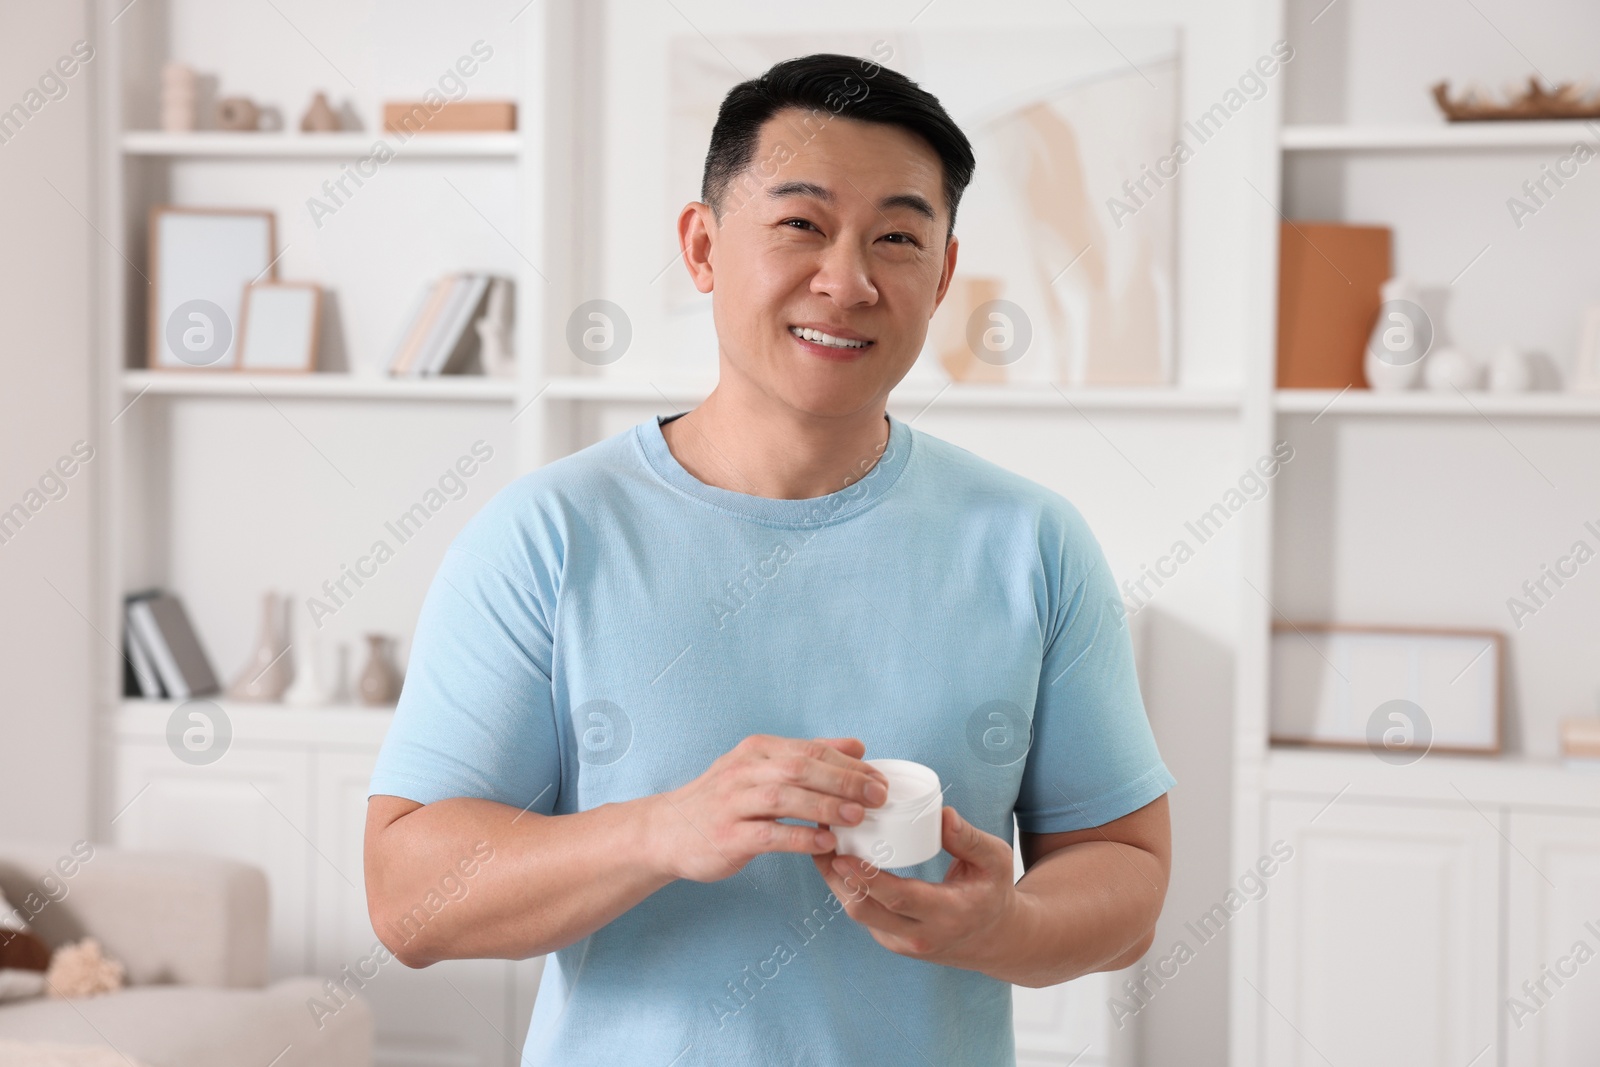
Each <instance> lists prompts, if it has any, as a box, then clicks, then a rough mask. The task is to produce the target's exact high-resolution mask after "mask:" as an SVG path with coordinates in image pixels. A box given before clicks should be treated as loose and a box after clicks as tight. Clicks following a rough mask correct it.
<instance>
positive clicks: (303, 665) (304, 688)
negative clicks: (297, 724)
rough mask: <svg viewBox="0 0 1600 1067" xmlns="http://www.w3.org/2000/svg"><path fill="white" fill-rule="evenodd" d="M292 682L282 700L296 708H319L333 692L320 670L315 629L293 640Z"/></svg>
mask: <svg viewBox="0 0 1600 1067" xmlns="http://www.w3.org/2000/svg"><path fill="white" fill-rule="evenodd" d="M292 654H293V656H294V661H295V663H294V684H293V685H291V686H290V687H289V691H288V692H287V693H284V694H283V702H284V703H285V704H289V705H292V706H293V707H297V708H320V707H322V706H324V705H326V704H328V703H329V702H330V701H331V700H332V698H333V693H332V690H331V689H330V688H329V686H328V684H327V681H326V679H325V678H324V675H323V670H322V644H321V639H320V638H318V637H317V635H316V632H315V631H311V632H309V633H307V634H306V635H305V636H304V637H302V638H300V639H299V640H298V641H295V643H294V645H293V653H292Z"/></svg>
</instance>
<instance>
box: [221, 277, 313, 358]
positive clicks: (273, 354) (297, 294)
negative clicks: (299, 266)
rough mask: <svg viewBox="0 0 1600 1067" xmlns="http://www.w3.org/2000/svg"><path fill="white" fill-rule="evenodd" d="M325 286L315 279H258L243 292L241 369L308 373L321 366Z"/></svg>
mask: <svg viewBox="0 0 1600 1067" xmlns="http://www.w3.org/2000/svg"><path fill="white" fill-rule="evenodd" d="M321 324H322V287H321V286H320V285H317V284H316V283H315V282H256V283H255V284H253V285H250V286H248V287H246V289H245V291H244V310H243V312H242V314H241V315H240V322H239V344H238V347H239V359H238V361H237V364H236V366H237V368H238V369H239V370H241V371H250V372H252V373H278V374H308V373H310V372H312V371H314V370H316V367H317V333H318V330H319V329H320V327H321Z"/></svg>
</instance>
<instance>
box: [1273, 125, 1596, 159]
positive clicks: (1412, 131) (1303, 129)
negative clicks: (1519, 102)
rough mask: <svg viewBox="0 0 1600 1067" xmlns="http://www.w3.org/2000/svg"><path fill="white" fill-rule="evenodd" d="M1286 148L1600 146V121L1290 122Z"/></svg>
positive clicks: (1284, 138) (1378, 149)
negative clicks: (1413, 123) (1319, 123)
mask: <svg viewBox="0 0 1600 1067" xmlns="http://www.w3.org/2000/svg"><path fill="white" fill-rule="evenodd" d="M1278 143H1279V145H1280V146H1281V147H1282V149H1283V150H1284V151H1285V152H1432V151H1455V150H1461V149H1471V150H1477V149H1483V150H1487V151H1497V150H1503V149H1529V148H1571V147H1572V146H1573V145H1574V144H1578V143H1584V144H1588V145H1589V146H1591V147H1595V146H1596V145H1600V122H1582V121H1578V120H1570V121H1564V122H1456V123H1448V124H1440V125H1437V126H1400V125H1395V126H1378V125H1348V126H1347V125H1289V126H1285V127H1283V131H1282V132H1281V134H1280V135H1279V141H1278Z"/></svg>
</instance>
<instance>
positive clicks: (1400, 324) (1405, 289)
mask: <svg viewBox="0 0 1600 1067" xmlns="http://www.w3.org/2000/svg"><path fill="white" fill-rule="evenodd" d="M1381 294H1382V298H1383V303H1382V304H1381V305H1379V307H1378V315H1377V318H1376V319H1375V320H1374V321H1373V323H1372V332H1371V334H1370V335H1369V336H1368V337H1367V349H1366V354H1365V356H1364V357H1363V359H1362V370H1363V371H1364V372H1365V373H1366V377H1367V386H1368V387H1369V388H1371V389H1372V390H1374V391H1376V392H1380V393H1392V392H1397V391H1399V390H1402V389H1412V388H1415V387H1416V384H1417V379H1418V378H1419V377H1420V376H1421V374H1422V361H1423V356H1425V355H1426V354H1427V352H1428V349H1429V348H1430V347H1431V346H1432V344H1433V322H1432V320H1431V319H1430V318H1429V317H1428V313H1427V311H1426V310H1425V309H1424V308H1423V306H1422V287H1421V286H1420V285H1418V284H1417V283H1416V282H1414V281H1412V280H1411V279H1409V278H1390V279H1389V280H1388V281H1386V282H1384V283H1383V288H1382V290H1381Z"/></svg>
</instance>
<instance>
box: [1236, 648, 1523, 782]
mask: <svg viewBox="0 0 1600 1067" xmlns="http://www.w3.org/2000/svg"><path fill="white" fill-rule="evenodd" d="M1289 633H1294V634H1299V635H1301V636H1302V637H1304V636H1306V635H1309V634H1372V635H1388V636H1393V637H1398V638H1404V637H1407V636H1413V637H1428V638H1461V639H1463V640H1465V639H1475V640H1481V641H1486V642H1488V643H1489V645H1490V647H1492V649H1493V653H1494V658H1493V660H1492V661H1491V662H1492V664H1493V668H1494V696H1493V700H1494V706H1493V708H1492V710H1491V712H1490V725H1491V729H1492V731H1493V735H1494V736H1493V738H1492V739H1490V740H1489V741H1487V742H1486V743H1485V744H1482V745H1460V744H1456V745H1451V744H1431V743H1430V744H1429V746H1428V747H1427V749H1425V750H1424V751H1425V752H1438V753H1441V754H1444V755H1470V756H1498V755H1500V753H1501V752H1502V750H1503V748H1504V744H1505V657H1506V639H1505V635H1504V634H1502V633H1500V632H1499V631H1498V630H1472V629H1457V628H1451V627H1424V626H1386V625H1374V624H1360V623H1330V622H1274V623H1273V624H1272V628H1271V634H1270V635H1269V638H1268V661H1269V664H1270V671H1269V680H1268V686H1267V693H1268V697H1269V699H1271V698H1273V697H1275V695H1276V690H1275V686H1276V678H1277V665H1276V663H1275V662H1273V658H1274V657H1273V647H1272V646H1273V644H1274V643H1275V641H1276V639H1277V637H1278V635H1280V634H1289ZM1482 654H1483V653H1482V652H1480V653H1479V656H1481V655H1482ZM1473 662H1474V663H1475V662H1476V660H1474V661H1473ZM1467 666H1468V667H1470V666H1472V663H1468V664H1467ZM1463 673H1465V668H1463ZM1275 710H1276V708H1275V707H1272V706H1269V708H1268V718H1267V740H1268V742H1269V743H1270V744H1272V745H1278V746H1282V747H1294V748H1329V749H1346V750H1351V749H1364V748H1369V747H1370V742H1369V741H1367V740H1364V739H1363V740H1344V739H1336V738H1321V737H1298V736H1287V735H1284V734H1282V733H1280V732H1279V724H1278V722H1277V721H1276V718H1275V715H1274V712H1275ZM1418 758H1419V759H1420V758H1421V757H1420V756H1419V757H1418Z"/></svg>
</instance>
